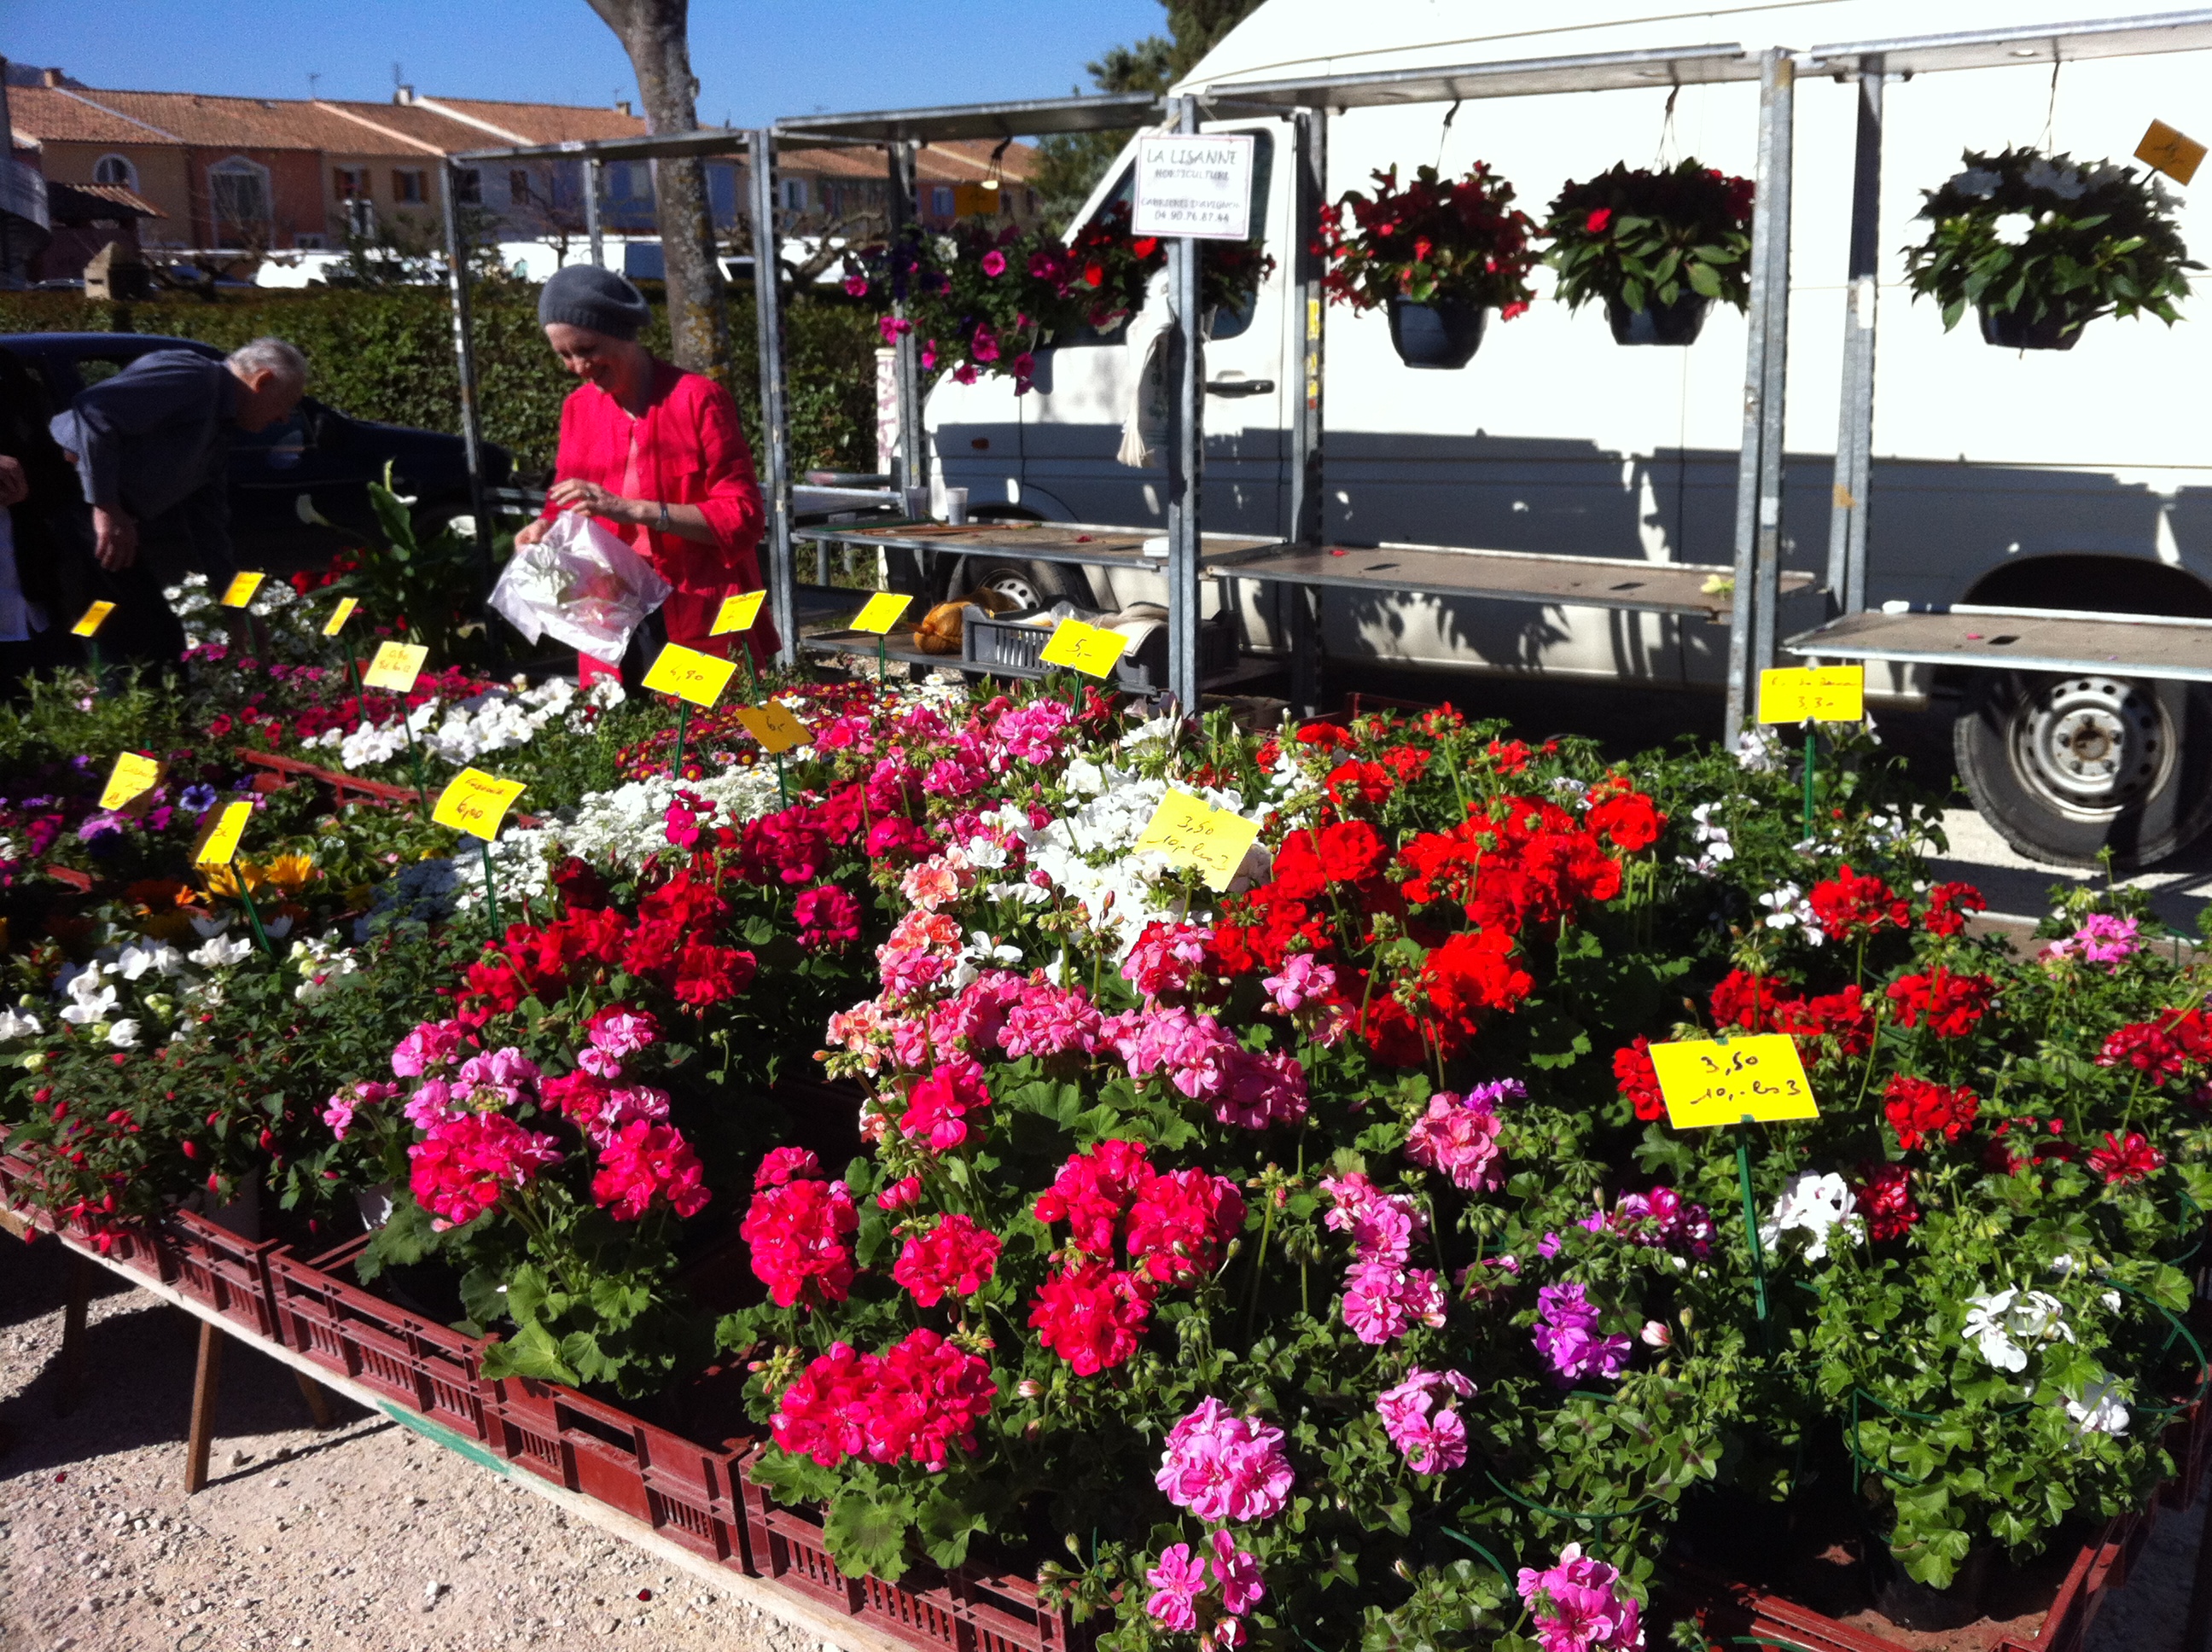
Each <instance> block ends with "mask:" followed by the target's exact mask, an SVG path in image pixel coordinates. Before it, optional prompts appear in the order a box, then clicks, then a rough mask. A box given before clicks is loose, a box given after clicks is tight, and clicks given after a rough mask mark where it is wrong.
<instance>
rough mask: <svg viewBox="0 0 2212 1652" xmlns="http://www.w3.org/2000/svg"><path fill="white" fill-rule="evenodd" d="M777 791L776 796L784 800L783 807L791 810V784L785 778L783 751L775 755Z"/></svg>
mask: <svg viewBox="0 0 2212 1652" xmlns="http://www.w3.org/2000/svg"><path fill="white" fill-rule="evenodd" d="M775 790H776V795H777V796H779V797H781V799H783V806H784V807H785V808H787V809H788V808H790V807H791V782H790V781H789V780H787V779H786V778H784V773H783V753H781V751H779V752H777V753H776V754H775Z"/></svg>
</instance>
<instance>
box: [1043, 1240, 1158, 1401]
mask: <svg viewBox="0 0 2212 1652" xmlns="http://www.w3.org/2000/svg"><path fill="white" fill-rule="evenodd" d="M1151 1312H1152V1291H1151V1287H1149V1286H1148V1285H1146V1283H1145V1281H1144V1280H1143V1279H1142V1278H1140V1277H1139V1276H1138V1275H1136V1274H1134V1273H1124V1272H1121V1271H1120V1270H1119V1269H1116V1268H1110V1267H1109V1266H1106V1264H1105V1263H1103V1262H1083V1263H1080V1264H1079V1265H1078V1266H1074V1267H1073V1268H1063V1269H1060V1271H1058V1272H1054V1274H1053V1275H1052V1277H1051V1278H1048V1279H1047V1280H1046V1281H1045V1282H1044V1284H1043V1285H1041V1286H1040V1287H1039V1288H1038V1290H1037V1294H1036V1302H1035V1303H1033V1304H1032V1305H1031V1307H1030V1326H1031V1327H1034V1328H1035V1329H1036V1333H1037V1341H1038V1343H1039V1344H1040V1345H1042V1346H1043V1347H1046V1348H1048V1349H1050V1350H1051V1351H1053V1352H1054V1353H1056V1354H1058V1355H1059V1356H1060V1357H1061V1358H1062V1359H1064V1360H1066V1362H1067V1363H1068V1364H1070V1365H1072V1366H1073V1367H1074V1368H1075V1374H1076V1375H1077V1376H1096V1375H1097V1373H1099V1372H1100V1371H1103V1370H1109V1369H1111V1368H1112V1367H1114V1366H1115V1365H1119V1364H1123V1363H1124V1362H1125V1361H1127V1359H1128V1357H1129V1356H1130V1355H1132V1354H1133V1353H1135V1352H1136V1351H1137V1339H1138V1338H1139V1336H1140V1335H1141V1334H1142V1333H1143V1332H1144V1328H1145V1321H1146V1318H1147V1317H1148V1316H1149V1315H1150V1314H1151Z"/></svg>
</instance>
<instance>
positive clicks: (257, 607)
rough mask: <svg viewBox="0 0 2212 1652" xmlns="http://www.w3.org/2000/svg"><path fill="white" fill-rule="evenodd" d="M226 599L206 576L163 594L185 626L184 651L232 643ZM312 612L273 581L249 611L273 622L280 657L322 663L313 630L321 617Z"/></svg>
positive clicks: (256, 594)
mask: <svg viewBox="0 0 2212 1652" xmlns="http://www.w3.org/2000/svg"><path fill="white" fill-rule="evenodd" d="M161 596H162V598H163V599H164V600H165V601H166V602H167V604H169V607H170V610H171V611H173V613H174V614H175V615H176V616H177V618H178V620H179V622H181V623H182V624H183V626H184V629H185V647H189V648H198V647H204V646H205V645H207V644H209V643H211V642H222V643H228V641H230V633H229V631H228V629H226V628H225V626H224V624H223V621H222V616H223V614H224V613H225V612H226V611H227V610H225V609H224V608H223V606H222V602H221V600H220V599H221V598H222V592H220V591H216V590H214V589H212V588H211V587H210V586H209V584H208V577H207V575H206V574H185V577H184V578H183V579H182V580H179V582H178V583H177V584H175V585H173V586H167V587H166V588H164V589H163V591H162V592H161ZM310 606H311V605H310V604H307V603H306V602H305V601H304V599H303V598H301V596H300V593H299V592H296V591H295V590H293V589H292V587H291V586H289V585H287V584H286V583H285V582H284V581H283V580H279V579H276V578H274V577H271V578H269V579H265V580H262V581H261V585H260V588H259V589H258V590H257V591H255V592H254V593H253V600H252V602H250V603H248V604H246V610H245V611H246V613H248V614H251V615H252V616H254V617H255V618H256V619H259V620H264V621H268V622H270V625H269V634H270V641H273V642H275V643H276V644H277V645H279V646H278V647H277V648H276V653H278V654H279V655H280V656H283V657H284V658H286V659H295V660H307V659H317V658H319V650H320V648H321V647H322V646H323V643H322V638H321V636H320V635H319V634H318V631H317V628H316V624H315V621H316V617H317V616H315V615H314V614H313V613H312V612H311V611H310Z"/></svg>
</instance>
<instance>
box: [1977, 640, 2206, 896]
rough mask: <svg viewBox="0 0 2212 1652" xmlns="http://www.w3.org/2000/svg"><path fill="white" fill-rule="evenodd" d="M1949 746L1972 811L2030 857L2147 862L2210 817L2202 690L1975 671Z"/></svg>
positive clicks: (2127, 866) (2087, 676) (2059, 861)
mask: <svg viewBox="0 0 2212 1652" xmlns="http://www.w3.org/2000/svg"><path fill="white" fill-rule="evenodd" d="M1951 746H1952V750H1953V752H1954V754H1955V756H1956V757H1957V759H1958V764H1959V774H1960V779H1962V780H1965V781H1966V794H1967V795H1968V796H1969V797H1970V798H1972V799H1973V803H1974V807H1975V809H1976V810H1977V811H1978V812H1979V813H1980V815H1981V817H1982V818H1983V819H1984V820H1986V821H1988V822H1989V823H1990V824H1991V825H1992V826H1994V827H1996V829H1997V831H1998V833H1999V834H2000V835H2002V837H2003V838H2004V840H2005V841H2006V842H2008V843H2009V844H2011V845H2012V846H2013V847H2014V848H2015V849H2017V850H2019V851H2020V852H2021V853H2022V854H2024V855H2027V856H2028V857H2029V858H2030V859H2036V860H2043V861H2048V862H2051V863H2052V864H2054V865H2062V866H2093V865H2096V864H2097V856H2098V853H2099V851H2100V850H2102V849H2106V848H2109V849H2111V851H2112V864H2113V865H2114V866H2115V867H2118V868H2120V869H2122V870H2124V871H2130V872H2132V871H2134V870H2136V869H2137V868H2139V867H2142V866H2148V865H2156V864H2157V863H2158V862H2159V861H2160V860H2164V859H2166V858H2167V857H2168V856H2170V855H2172V854H2174V853H2178V852H2179V851H2180V850H2181V849H2183V848H2185V847H2187V846H2188V845H2189V843H2190V842H2191V841H2192V840H2193V839H2195V838H2196V837H2197V835H2199V834H2200V833H2202V832H2203V830H2204V829H2205V828H2206V827H2207V826H2208V825H2212V688H2207V687H2205V686H2203V685H2201V684H2197V683H2171V682H2148V681H2141V680H2137V679H2135V678H2130V677H2106V676H2103V675H2101V674H2099V673H2095V672H2087V673H2081V674H2078V675H2074V676H2067V677H2050V676H2041V675H2031V674H2028V673H2026V672H1985V673H1978V674H1977V676H1976V677H1975V679H1974V682H1973V684H1972V687H1971V688H1970V689H1969V690H1968V693H1967V696H1966V702H1965V705H1964V707H1963V708H1961V710H1960V714H1959V717H1958V720H1957V721H1955V722H1954V723H1953V724H1952V726H1951Z"/></svg>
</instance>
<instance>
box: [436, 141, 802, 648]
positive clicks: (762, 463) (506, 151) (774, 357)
mask: <svg viewBox="0 0 2212 1652" xmlns="http://www.w3.org/2000/svg"><path fill="white" fill-rule="evenodd" d="M710 155H729V156H732V157H736V156H743V157H744V159H745V161H747V163H748V166H749V168H750V172H751V174H752V201H751V208H752V211H751V216H752V221H753V302H754V311H755V314H756V316H757V320H758V323H759V325H758V334H759V337H758V349H759V351H760V390H761V424H762V428H761V431H760V433H759V436H760V440H759V443H758V449H759V451H758V452H757V454H756V456H755V462H756V464H757V465H758V466H759V469H760V471H761V478H760V480H761V495H762V503H763V507H764V508H765V510H766V512H767V516H768V525H767V530H766V532H765V534H764V535H763V538H764V539H765V541H766V545H767V550H768V557H767V566H766V567H764V568H763V569H762V575H763V579H762V583H763V585H764V586H766V587H767V589H768V592H769V612H770V613H771V615H772V616H774V618H775V627H776V633H777V636H778V639H779V641H780V642H781V650H780V652H779V653H778V654H777V659H779V660H780V661H781V663H782V664H783V665H792V664H793V663H795V662H796V661H797V659H798V658H799V637H798V629H799V628H798V625H797V614H796V604H795V602H794V593H795V588H796V574H795V570H794V568H793V560H792V542H791V527H792V520H791V518H792V479H791V429H790V415H789V404H788V398H787V393H786V386H785V380H784V356H783V313H782V294H781V288H780V287H779V285H778V282H777V271H778V270H779V269H780V267H781V266H780V265H779V264H778V262H777V257H776V234H775V140H774V138H773V137H771V136H770V135H769V133H767V132H764V131H746V130H742V129H739V128H736V127H726V126H713V127H701V128H699V129H697V130H696V131H688V132H673V133H668V134H665V135H662V136H657V137H619V138H605V139H594V140H588V141H587V140H581V139H574V138H572V139H569V140H568V141H567V142H565V143H529V144H521V145H517V146H513V147H509V148H501V149H467V150H464V151H462V152H460V153H459V154H456V155H448V156H447V157H446V161H445V167H446V177H445V180H444V181H445V185H446V187H445V190H444V192H443V198H444V201H445V230H446V269H447V282H448V284H449V286H450V288H451V292H452V298H453V349H454V354H455V355H456V357H457V358H458V361H459V370H460V390H461V439H462V441H463V444H464V446H465V449H466V452H467V456H468V466H469V500H470V508H471V510H472V511H473V512H474V513H475V516H476V520H477V523H478V524H479V531H478V532H477V538H476V544H477V556H478V558H479V566H478V577H479V578H480V579H482V580H483V582H484V589H485V592H487V593H488V592H489V588H490V575H491V567H490V558H491V534H490V531H489V515H488V513H487V509H486V507H487V506H488V504H489V493H488V491H487V489H485V487H484V480H483V461H482V457H481V456H482V452H483V419H482V416H481V414H480V411H479V406H478V386H477V371H476V348H475V343H474V340H473V337H472V328H471V313H470V295H469V285H470V282H469V261H468V257H467V250H468V249H467V248H466V247H465V246H464V242H463V237H462V234H461V226H460V216H459V212H458V210H456V208H455V204H454V203H455V199H456V193H457V192H456V189H455V185H456V183H457V181H458V179H459V176H460V174H461V173H463V172H464V171H466V170H468V169H471V168H472V167H481V166H487V165H491V164H495V163H498V162H501V161H522V160H574V161H581V162H582V163H583V167H584V173H585V179H586V184H585V223H586V231H587V234H588V236H589V239H590V243H591V261H592V263H593V264H602V261H603V258H604V241H603V239H602V236H601V234H600V222H599V181H600V176H601V169H602V168H603V167H605V165H606V163H607V162H608V161H658V160H668V159H673V158H678V157H695V158H699V159H704V158H706V157H708V156H710Z"/></svg>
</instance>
